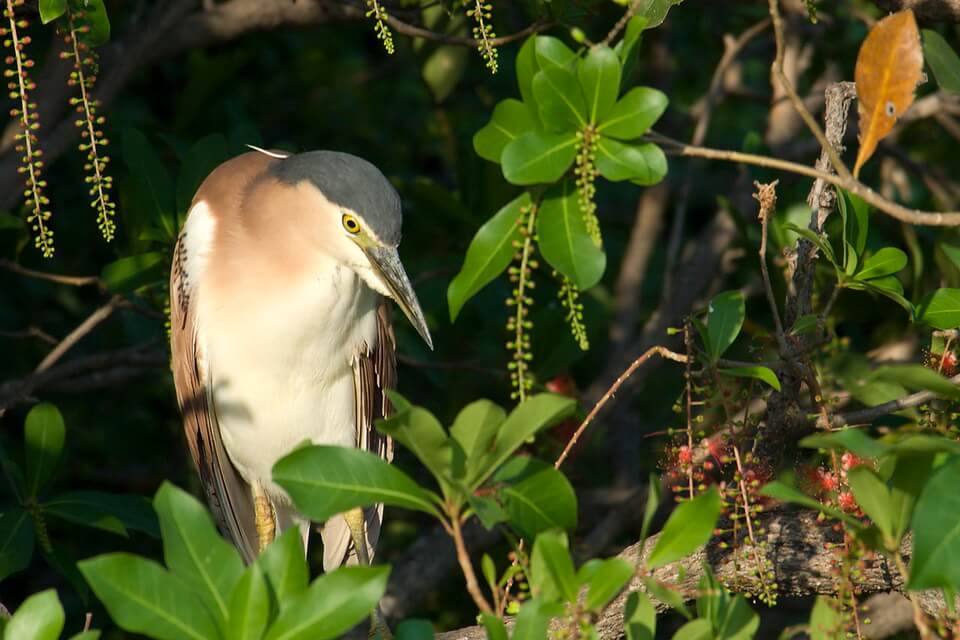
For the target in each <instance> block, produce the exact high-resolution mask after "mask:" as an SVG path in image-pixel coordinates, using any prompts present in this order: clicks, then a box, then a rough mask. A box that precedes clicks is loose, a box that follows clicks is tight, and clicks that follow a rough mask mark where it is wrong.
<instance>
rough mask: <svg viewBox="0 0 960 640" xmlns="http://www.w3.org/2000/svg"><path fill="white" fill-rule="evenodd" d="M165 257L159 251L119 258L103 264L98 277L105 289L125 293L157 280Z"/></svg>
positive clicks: (162, 268)
mask: <svg viewBox="0 0 960 640" xmlns="http://www.w3.org/2000/svg"><path fill="white" fill-rule="evenodd" d="M165 262H166V258H165V256H164V255H163V253H161V252H159V251H151V252H149V253H142V254H140V255H136V256H127V257H126V258H120V259H119V260H115V261H113V262H111V263H110V264H108V265H107V266H105V267H104V268H103V271H101V272H100V277H101V278H102V279H103V281H104V284H106V286H107V289H108V290H110V291H113V292H117V293H126V292H130V291H133V290H135V289H138V288H140V287H142V286H144V285H147V284H152V283H154V282H159V281H160V280H161V279H162V277H163V274H164V272H165V267H166V264H165Z"/></svg>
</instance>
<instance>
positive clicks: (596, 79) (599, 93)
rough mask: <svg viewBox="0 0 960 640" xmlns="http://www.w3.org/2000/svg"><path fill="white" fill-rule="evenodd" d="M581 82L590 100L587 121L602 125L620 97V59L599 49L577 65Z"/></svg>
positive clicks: (588, 54) (587, 100)
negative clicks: (618, 96)
mask: <svg viewBox="0 0 960 640" xmlns="http://www.w3.org/2000/svg"><path fill="white" fill-rule="evenodd" d="M577 80H579V82H580V88H581V89H582V90H583V97H584V98H585V99H586V106H587V109H586V114H587V120H588V121H589V122H590V123H592V124H596V123H598V122H601V121H602V120H603V118H604V117H606V115H607V113H609V112H610V109H611V108H612V107H613V105H614V103H615V102H616V101H617V95H618V94H619V93H620V59H619V58H617V54H616V53H614V52H613V49H611V48H610V47H608V46H606V45H604V44H599V45H595V46H593V47H591V48H590V50H589V51H588V52H587V55H586V56H585V57H583V58H581V59H580V61H579V62H578V63H577Z"/></svg>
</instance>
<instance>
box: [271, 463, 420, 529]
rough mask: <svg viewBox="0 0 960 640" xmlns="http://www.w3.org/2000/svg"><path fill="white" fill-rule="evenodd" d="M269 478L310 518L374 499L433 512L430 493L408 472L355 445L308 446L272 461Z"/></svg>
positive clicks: (323, 517)
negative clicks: (354, 446) (271, 472)
mask: <svg viewBox="0 0 960 640" xmlns="http://www.w3.org/2000/svg"><path fill="white" fill-rule="evenodd" d="M273 479H274V481H275V482H276V483H277V484H279V485H280V486H281V487H283V488H284V489H286V490H287V492H288V493H289V494H290V497H291V498H292V499H293V502H294V504H296V506H297V508H298V509H300V511H302V512H303V513H304V514H305V515H307V516H309V517H310V518H311V519H312V520H317V521H323V520H327V519H328V518H330V517H332V516H334V515H336V514H338V513H343V512H344V511H349V510H350V509H353V508H355V507H370V506H373V505H375V504H378V503H381V502H382V503H384V504H388V505H391V506H394V507H403V508H405V509H412V510H414V511H423V512H424V513H429V514H430V515H434V516H436V515H438V511H437V508H436V507H435V506H434V504H433V501H432V498H431V496H430V494H429V493H428V492H427V491H425V490H424V489H421V488H420V486H419V485H417V483H416V482H414V481H413V480H412V479H411V478H410V476H408V475H407V474H405V473H404V472H402V471H400V470H399V469H397V468H396V467H394V466H391V465H390V463H389V462H387V461H386V460H383V459H382V458H380V457H379V456H377V455H374V454H372V453H370V452H368V451H361V450H360V449H352V448H347V447H332V446H309V447H303V448H300V449H297V450H296V451H294V452H293V453H291V454H289V455H287V456H286V457H284V458H281V459H280V460H279V461H278V462H277V463H276V464H275V465H274V466H273Z"/></svg>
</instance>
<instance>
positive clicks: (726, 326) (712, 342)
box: [707, 291, 746, 362]
mask: <svg viewBox="0 0 960 640" xmlns="http://www.w3.org/2000/svg"><path fill="white" fill-rule="evenodd" d="M745 316H746V309H745V306H744V302H743V294H742V293H740V292H739V291H724V292H723V293H720V294H717V295H716V296H714V298H713V300H711V301H710V306H709V307H708V308H707V335H708V336H709V341H708V344H707V355H708V356H709V357H710V361H711V362H716V361H717V360H719V359H720V356H722V355H723V354H724V352H725V351H726V350H727V349H728V348H730V345H732V344H733V341H734V340H736V338H737V335H739V333H740V327H742V326H743V319H744V317H745Z"/></svg>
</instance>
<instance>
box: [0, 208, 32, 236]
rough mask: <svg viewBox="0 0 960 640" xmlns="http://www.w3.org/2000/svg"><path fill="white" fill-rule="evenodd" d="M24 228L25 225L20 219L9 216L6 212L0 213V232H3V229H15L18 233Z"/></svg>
mask: <svg viewBox="0 0 960 640" xmlns="http://www.w3.org/2000/svg"><path fill="white" fill-rule="evenodd" d="M26 228H27V225H26V223H24V221H23V220H22V219H20V218H18V217H17V216H15V215H11V214H9V213H7V212H6V211H0V231H3V230H4V229H16V230H18V231H19V230H21V229H26Z"/></svg>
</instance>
